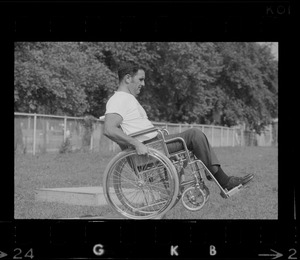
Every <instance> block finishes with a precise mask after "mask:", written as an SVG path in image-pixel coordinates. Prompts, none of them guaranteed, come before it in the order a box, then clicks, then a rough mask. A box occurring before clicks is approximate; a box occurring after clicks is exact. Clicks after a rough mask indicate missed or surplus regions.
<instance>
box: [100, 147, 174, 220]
mask: <svg viewBox="0 0 300 260" xmlns="http://www.w3.org/2000/svg"><path fill="white" fill-rule="evenodd" d="M149 150H150V154H149V155H148V156H146V155H137V154H136V151H135V150H125V151H123V152H120V153H119V154H118V155H116V156H115V157H114V158H113V159H112V160H111V161H110V163H109V164H108V165H107V167H106V170H105V172H104V178H103V190H104V195H105V198H106V200H107V202H108V204H109V205H110V206H111V207H112V208H113V209H115V210H116V211H117V212H119V213H120V214H122V215H123V216H125V217H127V218H131V219H152V218H161V217H162V216H163V215H164V214H165V213H166V212H167V211H168V210H169V209H170V208H171V207H172V206H173V204H174V203H175V200H176V198H177V195H178V189H179V180H178V175H177V172H176V169H175V167H174V165H173V164H172V163H171V161H170V160H169V159H168V158H167V157H166V156H165V155H164V154H162V153H161V152H159V151H157V150H154V149H151V148H149Z"/></svg>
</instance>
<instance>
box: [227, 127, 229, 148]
mask: <svg viewBox="0 0 300 260" xmlns="http://www.w3.org/2000/svg"><path fill="white" fill-rule="evenodd" d="M227 146H229V128H227Z"/></svg>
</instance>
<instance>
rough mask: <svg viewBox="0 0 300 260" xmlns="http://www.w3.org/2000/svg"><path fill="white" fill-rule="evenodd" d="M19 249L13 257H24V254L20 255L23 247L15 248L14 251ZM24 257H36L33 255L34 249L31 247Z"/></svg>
mask: <svg viewBox="0 0 300 260" xmlns="http://www.w3.org/2000/svg"><path fill="white" fill-rule="evenodd" d="M15 251H17V253H16V254H15V255H14V257H13V259H23V257H22V256H19V255H20V254H22V249H21V248H15V249H14V252H15ZM24 257H29V258H30V259H32V258H34V256H33V250H32V248H30V249H29V250H28V252H27V253H26V254H25V255H24Z"/></svg>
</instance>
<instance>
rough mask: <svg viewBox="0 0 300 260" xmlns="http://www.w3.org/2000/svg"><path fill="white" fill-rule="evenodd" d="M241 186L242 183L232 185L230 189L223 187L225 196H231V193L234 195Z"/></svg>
mask: <svg viewBox="0 0 300 260" xmlns="http://www.w3.org/2000/svg"><path fill="white" fill-rule="evenodd" d="M242 187H243V185H242V184H240V185H239V186H236V187H234V188H233V189H231V190H230V191H227V190H226V189H225V193H226V195H227V197H231V196H232V195H234V194H235V193H237V192H238V191H239V190H240V189H241V188H242Z"/></svg>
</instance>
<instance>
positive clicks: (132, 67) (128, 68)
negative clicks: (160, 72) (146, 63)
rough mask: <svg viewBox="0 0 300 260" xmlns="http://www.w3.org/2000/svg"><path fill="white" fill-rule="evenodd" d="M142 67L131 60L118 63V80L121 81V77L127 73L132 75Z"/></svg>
mask: <svg viewBox="0 0 300 260" xmlns="http://www.w3.org/2000/svg"><path fill="white" fill-rule="evenodd" d="M140 69H142V68H141V67H140V66H138V65H136V64H134V63H132V62H123V63H121V64H120V66H119V68H118V77H119V82H121V81H122V79H123V78H124V77H125V76H126V75H127V74H129V75H130V76H134V75H135V74H136V73H137V72H138V70H140Z"/></svg>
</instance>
